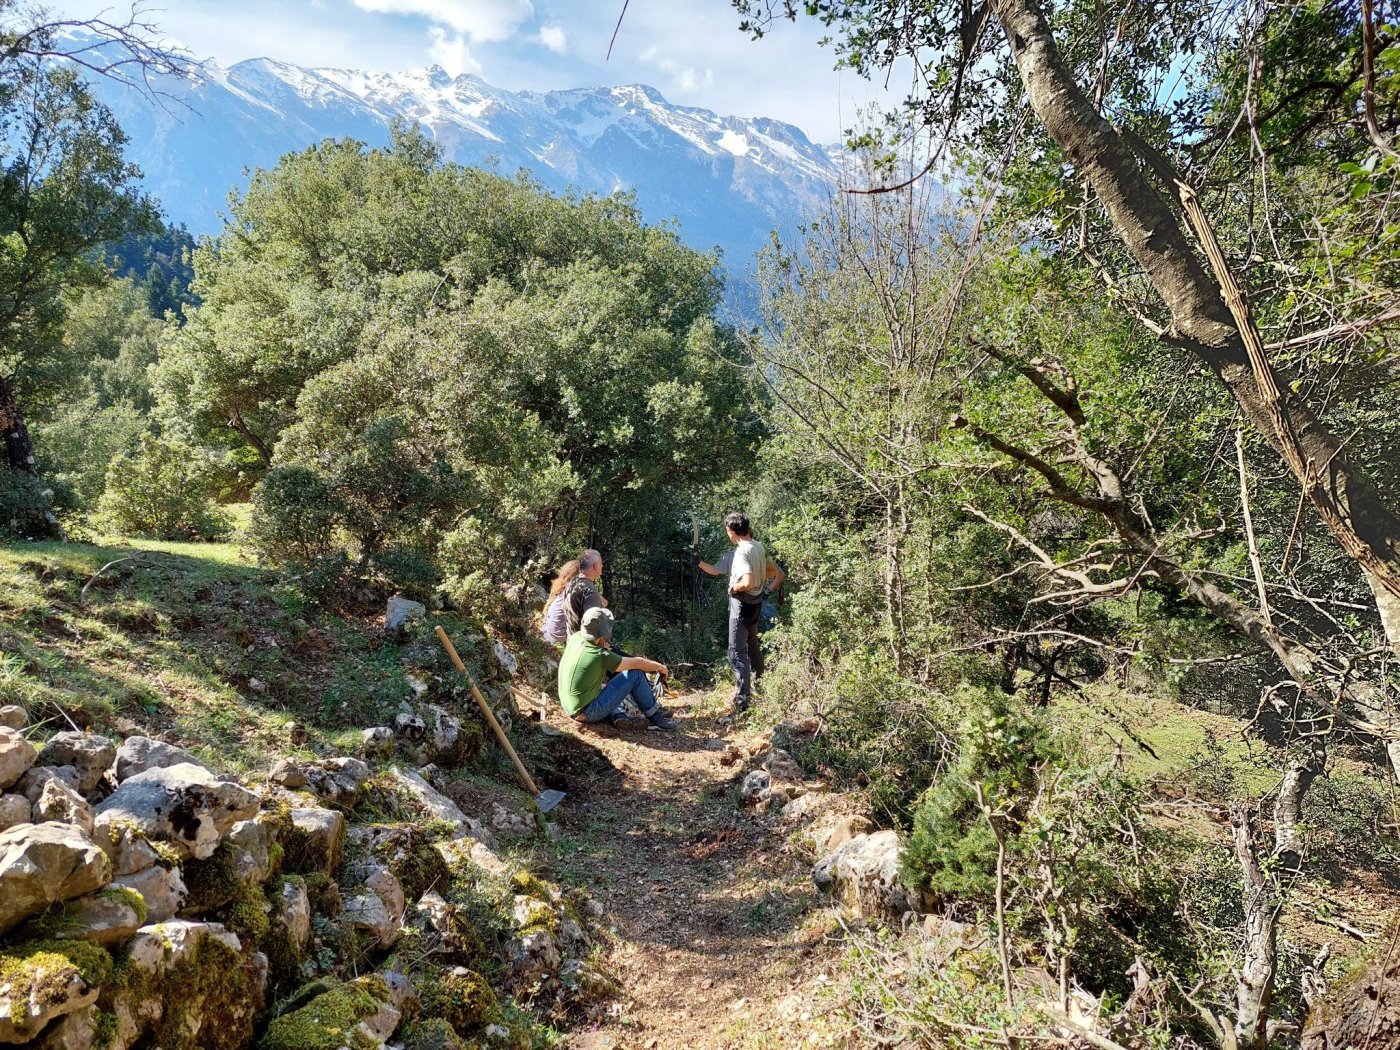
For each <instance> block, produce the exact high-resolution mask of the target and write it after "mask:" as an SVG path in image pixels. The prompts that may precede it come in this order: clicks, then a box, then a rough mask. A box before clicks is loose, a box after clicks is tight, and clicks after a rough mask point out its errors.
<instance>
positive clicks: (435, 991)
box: [415, 966, 500, 1036]
mask: <svg viewBox="0 0 1400 1050" xmlns="http://www.w3.org/2000/svg"><path fill="white" fill-rule="evenodd" d="M415 984H416V986H417V990H418V999H419V1002H420V1003H421V1005H422V1010H421V1013H422V1016H423V1017H425V1018H433V1017H436V1018H441V1019H442V1020H444V1021H446V1022H447V1024H448V1025H449V1026H451V1028H452V1030H453V1031H455V1032H456V1033H457V1034H458V1035H463V1036H465V1035H470V1034H472V1033H474V1032H478V1031H480V1030H481V1029H482V1028H484V1027H485V1026H486V1025H488V1024H490V1023H491V1022H493V1021H495V1020H497V1019H498V1018H499V1016H500V1006H499V1004H498V1003H497V1002H496V993H495V992H493V991H492V990H491V986H490V985H489V984H487V983H486V979H485V978H484V977H482V976H481V974H479V973H477V972H476V971H475V970H470V969H468V968H467V967H465V966H455V967H453V968H452V969H450V970H439V971H427V972H425V973H420V974H419V975H418V977H417V979H416V981H415Z"/></svg>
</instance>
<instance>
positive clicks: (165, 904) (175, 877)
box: [112, 865, 188, 923]
mask: <svg viewBox="0 0 1400 1050" xmlns="http://www.w3.org/2000/svg"><path fill="white" fill-rule="evenodd" d="M112 886H113V887H125V888H126V889H131V890H135V891H136V892H137V893H139V894H140V895H141V899H142V900H143V901H145V902H146V921H147V922H148V923H155V922H165V921H167V920H168V919H173V918H175V916H176V915H178V914H179V912H180V909H181V908H183V907H184V904H185V897H186V895H187V893H188V890H187V889H186V888H185V880H184V877H183V875H182V874H181V872H180V869H179V868H165V867H161V866H160V865H156V866H154V867H150V868H145V869H144V870H142V871H138V872H134V873H133V874H130V875H118V876H117V877H116V878H115V879H113V880H112Z"/></svg>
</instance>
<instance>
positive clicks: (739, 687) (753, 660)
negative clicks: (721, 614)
mask: <svg viewBox="0 0 1400 1050" xmlns="http://www.w3.org/2000/svg"><path fill="white" fill-rule="evenodd" d="M762 611H763V605H762V603H761V602H741V601H740V600H739V599H738V598H736V597H734V596H733V595H732V594H731V595H730V596H729V666H730V667H732V668H734V683H735V686H734V699H735V700H737V701H740V702H741V703H747V702H748V701H749V699H750V697H752V696H753V681H752V679H753V678H754V677H757V676H758V675H761V674H762V673H763V650H762V649H761V648H759V645H758V618H759V614H760V613H761V612H762Z"/></svg>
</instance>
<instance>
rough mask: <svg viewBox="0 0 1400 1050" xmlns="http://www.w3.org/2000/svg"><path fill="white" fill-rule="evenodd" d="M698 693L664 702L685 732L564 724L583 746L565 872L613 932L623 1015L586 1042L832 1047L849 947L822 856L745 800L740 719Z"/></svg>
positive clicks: (597, 1045) (607, 1047) (612, 957)
mask: <svg viewBox="0 0 1400 1050" xmlns="http://www.w3.org/2000/svg"><path fill="white" fill-rule="evenodd" d="M704 699H705V698H704V697H703V696H702V695H701V694H688V695H683V696H681V697H680V698H679V700H677V701H673V702H670V703H668V707H669V708H671V710H672V711H673V712H674V713H675V714H676V715H677V716H678V717H679V718H680V719H681V722H682V729H681V731H680V732H678V733H674V734H667V733H658V732H638V731H630V732H626V733H619V732H615V731H613V730H611V729H603V730H595V729H591V728H584V727H581V726H578V725H576V724H574V723H570V722H566V721H565V720H564V719H562V717H561V716H560V715H558V713H557V712H556V714H555V715H554V719H553V724H554V726H555V728H556V729H560V730H562V732H563V733H564V734H565V737H564V738H561V739H560V740H558V741H556V743H558V744H560V745H562V746H563V747H564V748H565V749H566V750H567V751H569V752H571V753H572V755H573V756H574V761H573V762H572V763H571V765H572V766H573V767H574V769H575V771H576V772H575V773H574V774H573V775H569V776H567V777H566V780H567V786H568V788H569V791H570V797H569V799H568V801H566V802H565V803H564V805H563V806H562V807H561V808H560V810H558V811H557V812H558V814H559V817H558V819H559V822H560V824H561V826H562V828H563V839H562V843H561V845H562V847H563V849H562V853H561V855H560V857H559V858H558V859H557V860H556V861H555V863H554V867H555V874H557V875H558V876H559V877H561V878H562V879H564V880H565V881H566V882H569V883H572V884H575V885H584V886H587V887H588V888H589V891H590V893H592V894H593V895H594V896H595V897H596V898H597V900H598V901H599V902H600V903H601V904H602V905H603V908H604V909H605V913H606V914H605V918H604V923H605V925H609V926H611V927H613V928H615V930H616V939H615V941H614V943H613V944H611V945H609V946H608V948H607V950H606V956H605V969H606V970H607V971H608V972H610V973H612V974H613V975H615V976H616V977H617V978H618V979H619V980H620V981H621V983H622V986H623V996H622V1000H621V1010H620V1012H619V1016H616V1017H614V1018H613V1019H611V1020H609V1021H608V1022H607V1023H605V1024H603V1025H601V1026H600V1025H591V1026H590V1025H585V1026H583V1027H582V1028H581V1029H578V1030H576V1031H574V1032H573V1033H571V1035H570V1038H569V1040H568V1044H567V1045H568V1046H570V1047H572V1048H577V1050H624V1048H627V1050H631V1048H639V1050H642V1048H652V1047H656V1048H668V1047H701V1048H703V1047H790V1046H791V1047H798V1046H829V1045H832V1043H831V1042H830V1040H829V1038H824V1037H822V1036H820V1035H819V1034H818V1033H817V1031H816V1029H817V1028H819V1027H821V1025H820V1018H821V1017H822V1015H823V1014H824V1013H825V1012H827V1011H829V1010H830V1002H829V1001H826V997H825V996H824V995H823V990H824V988H825V987H826V986H827V985H826V981H827V980H828V979H830V977H832V976H834V969H833V968H834V966H835V964H836V959H837V956H838V954H839V949H838V948H837V947H835V946H834V944H833V943H831V942H830V940H829V939H828V934H829V933H830V931H831V929H832V926H833V923H834V919H833V913H832V912H830V911H829V910H828V908H827V906H826V902H825V900H824V899H823V898H821V897H820V895H819V894H817V892H816V890H815V888H814V887H813V886H812V882H811V862H810V860H809V859H807V858H806V857H805V856H804V855H803V854H802V853H801V852H800V851H799V850H798V849H796V848H795V847H794V846H793V845H792V844H791V843H790V842H789V841H788V832H787V830H786V829H784V828H782V827H781V826H779V825H778V824H777V822H776V821H775V820H774V819H773V818H772V817H771V816H768V815H762V814H755V813H752V812H750V811H743V810H741V809H740V808H739V806H738V804H737V802H736V795H737V792H736V783H735V782H736V777H737V776H739V775H741V772H742V770H743V768H744V767H743V766H742V765H741V764H736V765H731V766H729V767H726V766H725V765H723V764H722V762H721V756H722V754H723V751H724V748H725V747H726V745H727V744H728V743H730V742H733V741H734V740H735V739H736V735H735V734H734V732H733V730H732V729H731V728H730V727H729V726H728V725H727V724H726V723H724V722H723V721H721V720H720V719H718V718H717V717H715V716H714V715H713V714H711V713H708V712H707V711H706V709H705V706H704Z"/></svg>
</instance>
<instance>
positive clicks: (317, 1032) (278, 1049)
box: [258, 977, 389, 1050]
mask: <svg viewBox="0 0 1400 1050" xmlns="http://www.w3.org/2000/svg"><path fill="white" fill-rule="evenodd" d="M388 999H389V989H388V986H387V985H385V983H384V981H383V979H382V978H379V977H361V978H357V979H356V980H354V981H349V982H346V983H340V982H333V983H331V986H330V987H329V988H328V989H327V990H326V991H323V992H321V993H320V994H319V995H317V996H316V997H315V998H313V999H312V1000H311V1001H310V1002H308V1003H307V1004H306V1005H305V1006H301V1007H299V1008H297V1009H296V1010H293V1011H291V1012H290V1013H286V1014H283V1015H282V1016H281V1017H278V1018H277V1019H276V1020H274V1021H273V1022H272V1023H271V1024H270V1025H268V1026H267V1031H266V1032H264V1033H263V1037H262V1039H260V1040H259V1041H258V1050H336V1048H338V1047H341V1046H346V1045H349V1046H351V1047H353V1046H354V1045H355V1044H354V1043H353V1042H349V1040H350V1039H351V1038H353V1036H354V1035H355V1034H357V1033H354V1031H353V1030H354V1029H355V1027H356V1025H358V1024H359V1023H360V1021H362V1020H364V1019H365V1018H366V1017H369V1016H371V1015H372V1014H374V1013H375V1012H376V1011H377V1010H378V1009H379V1007H380V1004H381V1003H383V1002H386V1001H388Z"/></svg>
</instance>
